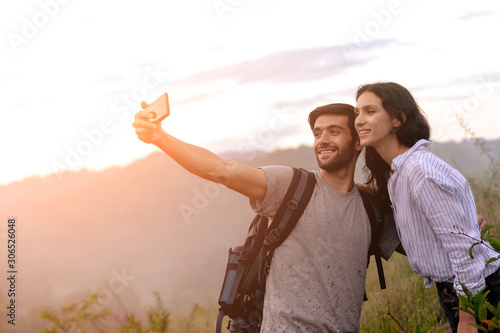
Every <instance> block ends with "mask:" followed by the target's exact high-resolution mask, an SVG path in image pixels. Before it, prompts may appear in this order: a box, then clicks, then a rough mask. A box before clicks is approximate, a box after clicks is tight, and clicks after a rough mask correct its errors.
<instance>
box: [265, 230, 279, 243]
mask: <svg viewBox="0 0 500 333" xmlns="http://www.w3.org/2000/svg"><path fill="white" fill-rule="evenodd" d="M280 237H281V232H280V230H279V228H275V229H273V230H271V232H269V234H267V236H266V239H265V240H264V245H265V246H271V245H273V244H274V243H275V242H276V241H277V240H278V239H279V238H280Z"/></svg>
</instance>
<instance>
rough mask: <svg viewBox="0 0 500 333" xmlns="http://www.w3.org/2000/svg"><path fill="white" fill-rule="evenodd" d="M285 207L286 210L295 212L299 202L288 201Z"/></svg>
mask: <svg viewBox="0 0 500 333" xmlns="http://www.w3.org/2000/svg"><path fill="white" fill-rule="evenodd" d="M286 206H287V207H288V209H290V210H296V209H297V207H298V206H299V202H298V201H296V200H294V199H292V200H290V201H288V203H287V204H286Z"/></svg>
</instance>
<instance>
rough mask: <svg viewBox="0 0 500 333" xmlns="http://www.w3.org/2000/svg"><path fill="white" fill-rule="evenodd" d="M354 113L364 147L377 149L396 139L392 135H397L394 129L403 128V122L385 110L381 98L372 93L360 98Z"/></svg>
mask: <svg viewBox="0 0 500 333" xmlns="http://www.w3.org/2000/svg"><path fill="white" fill-rule="evenodd" d="M354 112H355V113H356V121H355V125H356V131H357V132H358V134H359V140H360V143H361V145H362V146H368V147H374V148H377V147H378V146H381V145H384V144H386V143H388V140H394V139H395V138H396V137H395V135H394V134H392V133H395V132H393V129H394V128H395V127H399V126H401V122H400V121H399V120H398V119H396V118H394V117H392V116H391V115H390V114H389V113H388V112H387V111H386V110H385V109H384V107H383V106H382V101H381V100H380V98H378V96H377V95H375V94H374V93H372V92H371V91H365V92H364V93H362V94H361V95H360V96H359V98H358V100H357V103H356V107H355V109H354ZM396 140H397V139H396Z"/></svg>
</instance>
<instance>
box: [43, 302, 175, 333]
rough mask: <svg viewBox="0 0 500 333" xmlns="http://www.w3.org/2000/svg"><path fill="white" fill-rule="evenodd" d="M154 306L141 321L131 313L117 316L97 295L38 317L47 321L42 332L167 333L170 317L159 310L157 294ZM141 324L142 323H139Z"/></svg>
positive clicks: (160, 308) (161, 309) (161, 308)
mask: <svg viewBox="0 0 500 333" xmlns="http://www.w3.org/2000/svg"><path fill="white" fill-rule="evenodd" d="M155 296H156V299H157V305H156V307H155V308H152V309H150V310H149V311H148V313H147V316H146V318H145V319H141V318H138V317H136V316H135V315H134V314H128V315H122V316H118V315H116V314H114V313H113V311H111V310H110V309H108V308H106V307H104V306H103V305H102V304H101V303H100V302H99V297H98V295H97V294H93V295H90V296H87V297H86V298H85V299H84V300H83V301H82V303H81V304H70V305H68V306H65V307H63V308H62V309H61V311H59V313H58V314H57V313H56V312H55V311H53V310H50V309H48V310H45V311H43V312H42V313H41V314H40V317H41V318H42V319H45V320H48V321H49V326H48V327H46V328H45V329H44V330H43V331H42V333H92V332H99V333H101V332H102V333H109V332H120V333H165V332H167V330H168V325H169V322H170V320H169V316H170V314H169V313H168V312H167V311H165V310H164V309H163V304H162V301H161V298H160V296H159V295H158V293H155ZM143 321H145V323H143Z"/></svg>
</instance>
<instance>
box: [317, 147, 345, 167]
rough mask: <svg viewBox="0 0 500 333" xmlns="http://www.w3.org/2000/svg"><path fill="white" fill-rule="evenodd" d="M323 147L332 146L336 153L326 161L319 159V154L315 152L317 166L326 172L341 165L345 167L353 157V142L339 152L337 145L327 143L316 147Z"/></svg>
mask: <svg viewBox="0 0 500 333" xmlns="http://www.w3.org/2000/svg"><path fill="white" fill-rule="evenodd" d="M351 146H352V147H351ZM323 148H332V149H334V150H335V152H336V153H337V155H336V156H334V157H332V158H330V159H328V160H327V161H321V160H320V158H319V155H318V154H317V153H316V161H317V162H318V167H319V168H320V169H323V170H325V171H328V172H331V171H337V170H340V169H342V168H343V167H346V166H347V165H349V163H351V161H352V159H353V157H354V147H353V144H352V145H350V146H349V147H346V148H347V149H344V150H343V152H342V153H341V152H340V149H339V147H338V146H337V145H327V146H320V147H318V149H323Z"/></svg>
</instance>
